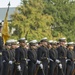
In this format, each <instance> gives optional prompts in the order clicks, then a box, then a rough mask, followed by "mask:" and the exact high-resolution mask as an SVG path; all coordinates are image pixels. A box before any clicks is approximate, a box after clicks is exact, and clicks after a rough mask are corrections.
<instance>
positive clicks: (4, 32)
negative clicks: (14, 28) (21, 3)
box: [2, 2, 10, 44]
mask: <svg viewBox="0 0 75 75" xmlns="http://www.w3.org/2000/svg"><path fill="white" fill-rule="evenodd" d="M9 6H10V2H9V3H8V8H7V11H6V15H5V19H4V24H3V27H2V38H3V42H4V44H5V43H6V41H7V40H8V38H9V36H10V35H9V29H8V20H7V17H8V11H9Z"/></svg>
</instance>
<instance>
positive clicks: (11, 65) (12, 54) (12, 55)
mask: <svg viewBox="0 0 75 75" xmlns="http://www.w3.org/2000/svg"><path fill="white" fill-rule="evenodd" d="M9 61H11V63H9V75H13V74H14V63H15V50H14V49H10V50H9Z"/></svg>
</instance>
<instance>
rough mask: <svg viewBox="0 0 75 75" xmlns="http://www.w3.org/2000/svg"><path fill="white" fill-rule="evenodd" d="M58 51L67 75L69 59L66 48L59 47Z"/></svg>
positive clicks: (59, 72)
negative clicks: (67, 60) (67, 61)
mask: <svg viewBox="0 0 75 75" xmlns="http://www.w3.org/2000/svg"><path fill="white" fill-rule="evenodd" d="M57 51H58V59H59V60H60V61H61V64H62V71H63V73H64V75H65V74H66V59H67V49H66V48H65V47H64V46H59V47H58V48H57ZM58 75H61V71H60V68H58Z"/></svg>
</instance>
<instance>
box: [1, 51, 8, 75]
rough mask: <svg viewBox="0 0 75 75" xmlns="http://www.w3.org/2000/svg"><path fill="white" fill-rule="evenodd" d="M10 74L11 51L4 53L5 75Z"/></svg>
mask: <svg viewBox="0 0 75 75" xmlns="http://www.w3.org/2000/svg"><path fill="white" fill-rule="evenodd" d="M8 73H9V50H4V51H3V74H2V75H8Z"/></svg>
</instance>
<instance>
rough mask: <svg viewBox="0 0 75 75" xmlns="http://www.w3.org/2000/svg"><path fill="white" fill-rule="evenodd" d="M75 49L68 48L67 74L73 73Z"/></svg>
mask: <svg viewBox="0 0 75 75" xmlns="http://www.w3.org/2000/svg"><path fill="white" fill-rule="evenodd" d="M74 55H75V53H74V51H73V50H72V51H71V50H68V51H67V59H69V60H68V61H67V73H66V75H72V72H73V69H74Z"/></svg>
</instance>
